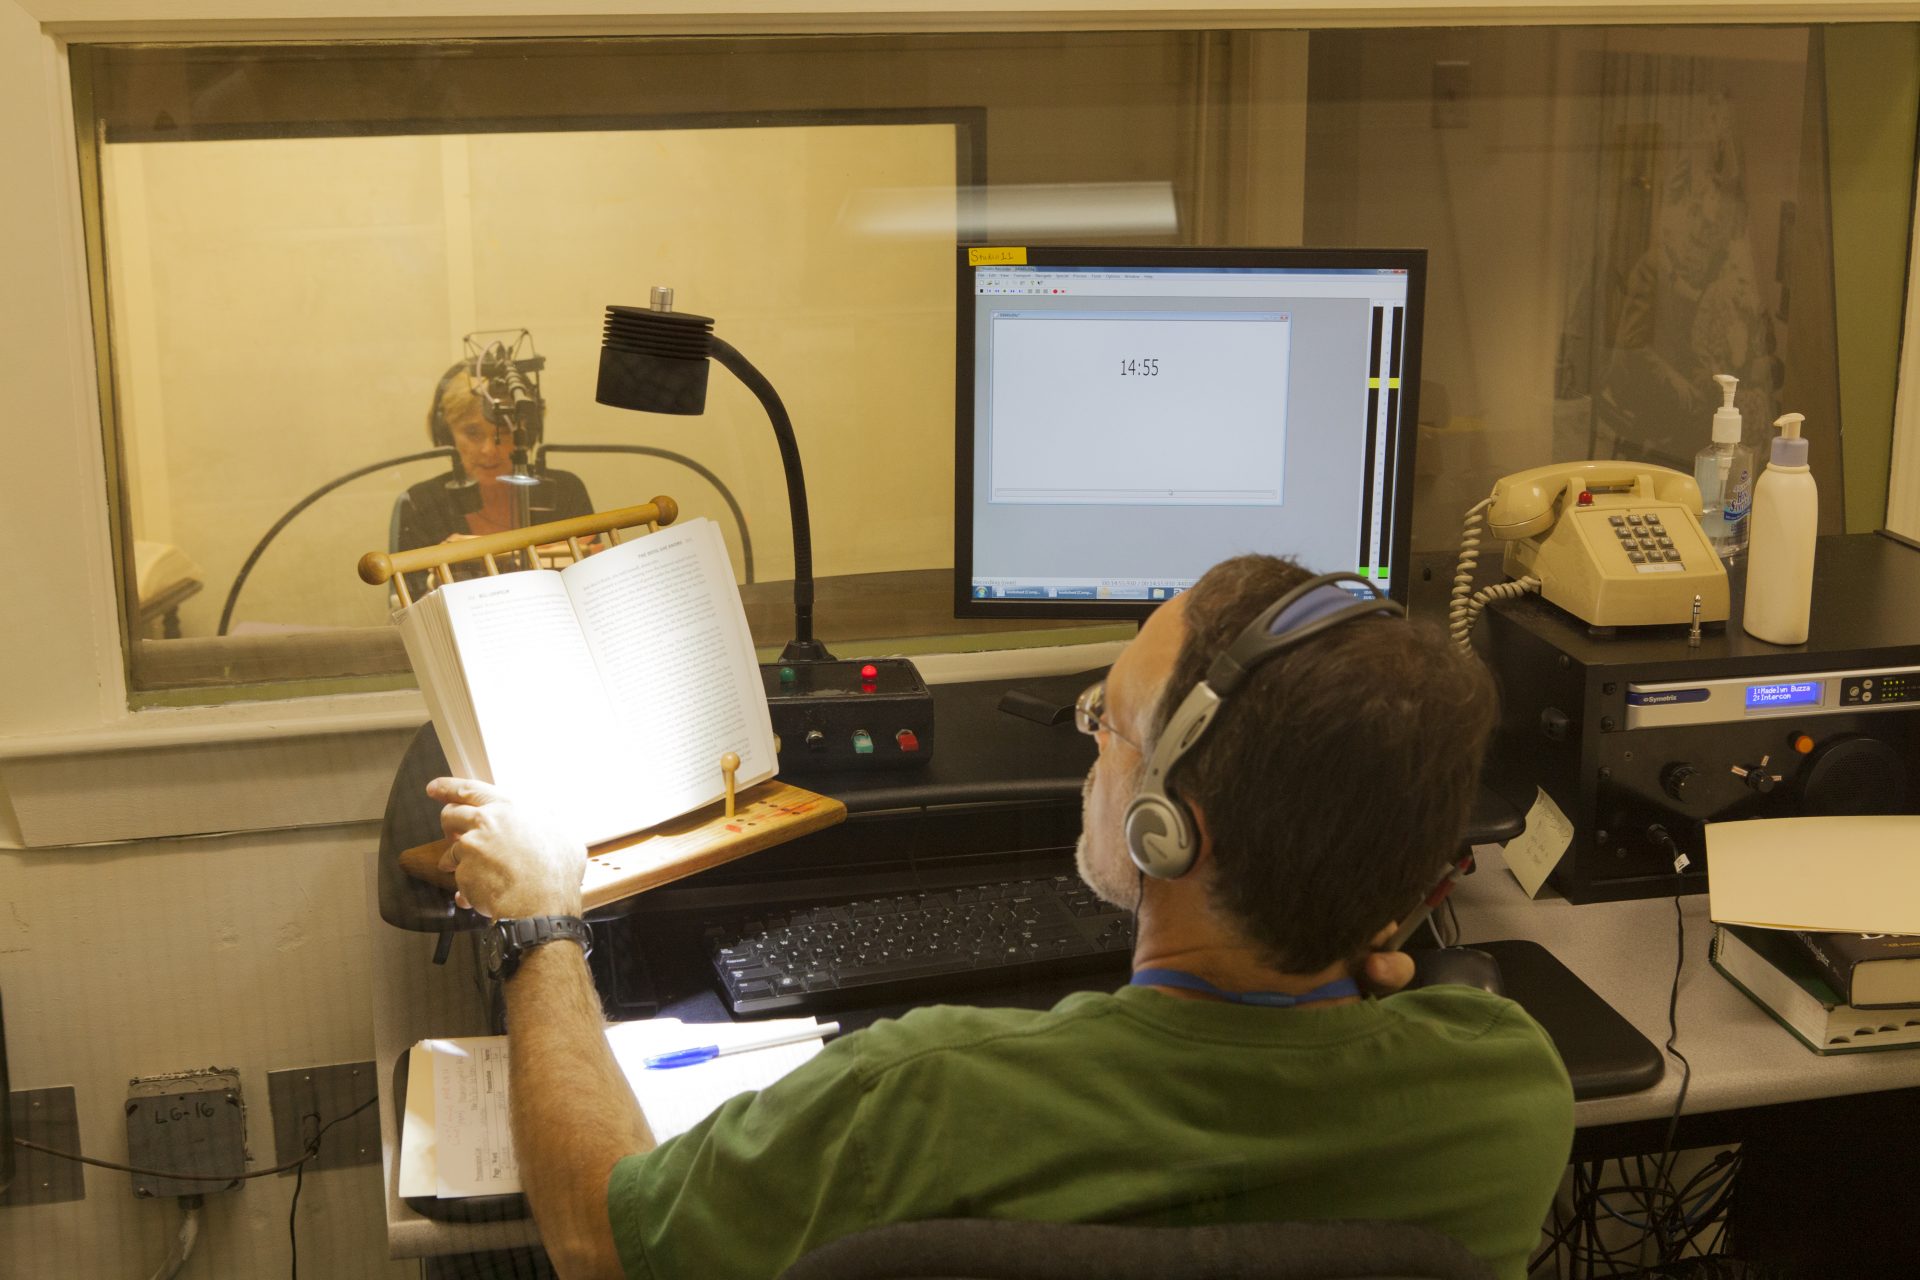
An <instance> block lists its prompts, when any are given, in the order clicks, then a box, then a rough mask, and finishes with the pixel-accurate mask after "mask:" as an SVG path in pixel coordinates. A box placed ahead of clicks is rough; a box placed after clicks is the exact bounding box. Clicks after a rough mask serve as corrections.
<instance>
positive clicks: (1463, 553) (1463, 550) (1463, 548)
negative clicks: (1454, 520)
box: [1447, 495, 1540, 652]
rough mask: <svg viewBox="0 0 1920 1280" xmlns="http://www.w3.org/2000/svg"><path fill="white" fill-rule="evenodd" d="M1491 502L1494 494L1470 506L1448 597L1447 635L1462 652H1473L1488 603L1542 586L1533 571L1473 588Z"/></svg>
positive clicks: (1509, 598)
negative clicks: (1476, 630)
mask: <svg viewBox="0 0 1920 1280" xmlns="http://www.w3.org/2000/svg"><path fill="white" fill-rule="evenodd" d="M1492 505H1493V498H1492V496H1491V495H1489V496H1488V497H1486V498H1483V499H1481V500H1480V501H1479V502H1476V503H1474V504H1473V506H1471V507H1469V508H1467V517H1466V520H1465V521H1464V522H1463V523H1462V524H1461V527H1460V560H1459V563H1458V564H1456V565H1455V566H1454V571H1453V591H1452V592H1451V594H1450V595H1449V597H1448V600H1447V634H1448V635H1449V636H1450V637H1452V639H1453V642H1454V644H1455V645H1457V646H1459V648H1460V649H1461V651H1462V652H1471V651H1472V649H1473V642H1472V636H1473V626H1474V624H1475V623H1476V622H1478V621H1479V620H1480V612H1481V610H1483V609H1485V608H1486V607H1487V605H1488V604H1490V603H1492V602H1493V601H1495V600H1512V599H1516V598H1517V597H1520V596H1523V595H1526V594H1527V593H1528V592H1531V591H1538V590H1539V589H1540V579H1538V578H1536V577H1534V576H1533V575H1531V574H1528V575H1527V576H1526V577H1523V578H1520V579H1517V580H1515V581H1513V582H1497V583H1495V584H1493V585H1492V586H1490V587H1482V588H1481V589H1480V590H1478V591H1475V590H1474V589H1473V571H1474V569H1475V568H1476V567H1478V565H1479V564H1480V537H1481V521H1482V519H1483V518H1484V515H1485V512H1486V510H1487V508H1488V507H1490V506H1492Z"/></svg>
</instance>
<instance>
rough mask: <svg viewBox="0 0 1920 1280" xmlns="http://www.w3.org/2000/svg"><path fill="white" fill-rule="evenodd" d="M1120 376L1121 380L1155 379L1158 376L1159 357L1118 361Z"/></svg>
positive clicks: (1139, 357) (1138, 357) (1140, 357)
mask: <svg viewBox="0 0 1920 1280" xmlns="http://www.w3.org/2000/svg"><path fill="white" fill-rule="evenodd" d="M1120 376H1121V377H1123V378H1157V377H1159V376H1160V357H1159V356H1144V357H1142V356H1136V357H1133V358H1130V359H1127V358H1123V359H1122V360H1121V361H1120Z"/></svg>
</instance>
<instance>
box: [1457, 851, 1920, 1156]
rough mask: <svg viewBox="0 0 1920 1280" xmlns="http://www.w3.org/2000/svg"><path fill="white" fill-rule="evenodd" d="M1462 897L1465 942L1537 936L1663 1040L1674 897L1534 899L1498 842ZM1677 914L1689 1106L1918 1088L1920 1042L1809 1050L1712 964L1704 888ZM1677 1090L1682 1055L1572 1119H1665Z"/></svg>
mask: <svg viewBox="0 0 1920 1280" xmlns="http://www.w3.org/2000/svg"><path fill="white" fill-rule="evenodd" d="M1454 903H1455V909H1456V910H1457V912H1458V913H1459V917H1460V927H1461V938H1462V941H1463V942H1465V943H1467V944H1468V945H1472V944H1473V943H1474V942H1477V941H1492V940H1494V939H1498V938H1527V939H1531V940H1532V941H1535V942H1538V943H1540V944H1541V945H1543V946H1545V947H1547V948H1548V949H1549V950H1551V951H1552V952H1553V953H1554V954H1555V955H1556V956H1558V957H1559V958H1560V960H1561V962H1562V963H1564V964H1565V965H1566V966H1567V967H1568V968H1570V969H1572V970H1573V971H1574V972H1575V973H1577V974H1578V975H1579V976H1580V977H1581V978H1583V979H1585V981H1586V983H1587V985H1588V986H1590V987H1592V988H1593V989H1594V991H1595V992H1597V993H1598V994H1599V995H1600V997H1601V998H1602V999H1604V1000H1605V1001H1606V1002H1607V1003H1608V1004H1610V1005H1612V1006H1613V1007H1614V1008H1615V1009H1616V1010H1618V1011H1619V1012H1620V1014H1621V1016H1623V1017H1625V1018H1626V1019H1627V1021H1629V1022H1631V1023H1633V1025H1634V1026H1635V1027H1636V1028H1638V1029H1639V1031H1640V1033H1641V1034H1642V1035H1644V1036H1646V1037H1647V1039H1649V1040H1651V1041H1653V1043H1654V1044H1656V1045H1664V1044H1665V1043H1666V1040H1667V994H1668V991H1669V990H1670V989H1671V986H1672V982H1673V958H1674V944H1675V932H1676V922H1675V919H1674V907H1673V899H1672V898H1646V899H1641V900H1639V901H1634V902H1606V903H1591V904H1588V905H1586V906H1574V905H1573V904H1572V903H1569V902H1567V901H1566V900H1565V899H1563V898H1560V897H1558V896H1557V895H1553V894H1552V891H1551V890H1548V891H1546V896H1543V898H1542V900H1540V901H1538V902H1530V901H1528V900H1527V897H1526V894H1525V893H1524V892H1523V891H1522V890H1521V888H1520V886H1519V884H1518V883H1517V882H1516V881H1515V880H1514V878H1513V876H1512V875H1511V874H1509V873H1508V871H1507V870H1506V867H1505V864H1504V863H1503V862H1502V861H1501V859H1500V854H1499V852H1498V850H1490V851H1489V850H1483V851H1482V856H1481V858H1480V870H1479V871H1477V872H1476V873H1475V874H1473V875H1471V876H1468V877H1467V878H1466V879H1465V880H1463V881H1462V882H1461V884H1460V887H1459V888H1458V889H1457V890H1455V892H1454ZM1680 915H1681V917H1682V918H1683V919H1684V920H1685V922H1686V963H1685V966H1684V968H1683V969H1682V970H1681V974H1680V1002H1679V1026H1680V1037H1679V1040H1678V1041H1677V1047H1678V1048H1679V1050H1680V1052H1681V1053H1684V1054H1685V1055H1686V1056H1687V1059H1688V1061H1690V1062H1691V1063H1692V1064H1693V1078H1692V1082H1691V1083H1690V1084H1689V1085H1688V1087H1687V1105H1686V1114H1687V1115H1698V1114H1701V1113H1705V1112H1711V1111H1727V1110H1732V1109H1735V1108H1741V1107H1760V1106H1771V1105H1774V1104H1776V1103H1783V1102H1800V1101H1806V1100H1808V1099H1814V1098H1826V1097H1834V1096H1837V1095H1840V1094H1849V1093H1873V1092H1879V1091H1881V1090H1885V1089H1904V1088H1909V1087H1913V1086H1920V1050H1915V1051H1912V1052H1906V1053H1900V1052H1888V1053H1854V1054H1835V1055H1831V1056H1828V1057H1821V1056H1820V1055H1819V1054H1816V1053H1813V1052H1811V1051H1809V1050H1808V1049H1807V1048H1806V1047H1805V1046H1803V1045H1802V1044H1801V1043H1800V1042H1799V1041H1798V1040H1796V1039H1794V1037H1793V1036H1792V1035H1791V1034H1789V1033H1788V1032H1787V1031H1786V1029H1785V1028H1783V1027H1781V1026H1780V1025H1779V1024H1778V1023H1776V1022H1774V1021H1773V1019H1772V1018H1771V1017H1769V1016H1768V1015H1767V1014H1766V1013H1765V1012H1764V1011H1763V1010H1762V1009H1761V1008H1760V1006H1758V1005H1756V1004H1754V1003H1753V1001H1751V1000H1749V999H1747V997H1746V996H1744V995H1742V994H1741V993H1740V992H1739V990H1737V989H1736V988H1735V987H1734V985H1733V984H1732V983H1730V982H1728V981H1727V980H1726V979H1725V978H1723V977H1721V976H1720V974H1719V973H1718V972H1717V971H1716V970H1715V969H1714V968H1713V966H1712V965H1711V964H1709V963H1708V961H1707V946H1708V943H1709V942H1710V941H1711V940H1712V938H1713V923H1712V922H1711V921H1710V920H1708V918H1707V897H1706V895H1705V894H1691V895H1688V896H1686V897H1683V898H1682V899H1681V900H1680ZM1679 1090H1680V1064H1679V1063H1677V1062H1674V1061H1673V1060H1672V1059H1671V1058H1669V1059H1668V1062H1667V1072H1666V1075H1665V1076H1664V1077H1663V1078H1662V1079H1661V1081H1660V1083H1658V1084H1656V1085H1654V1086H1653V1087H1652V1088H1650V1089H1645V1090H1642V1091H1641V1092H1639V1093H1631V1094H1624V1095H1622V1096H1619V1097H1613V1098H1592V1099H1589V1100H1587V1101H1584V1102H1579V1103H1576V1104H1575V1105H1574V1119H1575V1122H1576V1123H1577V1124H1579V1125H1580V1126H1581V1127H1582V1128H1586V1127H1591V1126H1595V1125H1608V1124H1622V1123H1628V1122H1632V1121H1636V1120H1652V1119H1665V1118H1666V1117H1667V1116H1669V1115H1671V1114H1672V1112H1673V1104H1674V1101H1675V1099H1676V1098H1677V1097H1678V1094H1679Z"/></svg>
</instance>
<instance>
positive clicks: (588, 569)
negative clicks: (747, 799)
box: [561, 519, 775, 829]
mask: <svg viewBox="0 0 1920 1280" xmlns="http://www.w3.org/2000/svg"><path fill="white" fill-rule="evenodd" d="M561 576H562V577H563V578H564V579H565V580H566V583H567V589H568V591H569V592H570V593H571V594H572V596H573V602H574V609H575V611H576V612H577V613H578V614H579V616H580V624H581V630H582V631H584V632H585V633H586V642H587V644H588V646H589V647H590V648H591V649H592V651H593V656H594V660H595V662H596V663H597V664H598V666H599V669H600V675H601V680H602V682H603V683H604V684H605V686H606V689H607V695H608V698H609V700H610V702H611V703H612V710H613V715H614V716H615V717H616V718H617V720H618V721H619V723H620V725H621V732H622V743H621V748H620V751H621V755H622V756H623V757H624V759H625V760H626V761H627V762H628V765H629V767H630V772H631V774H632V777H631V778H630V780H629V782H628V786H629V788H630V789H631V788H632V787H634V786H635V785H636V784H638V783H644V785H645V787H646V789H647V792H648V794H647V796H646V801H647V804H648V807H647V809H646V810H645V812H644V813H643V814H642V815H641V816H639V817H638V818H637V819H636V820H635V821H633V822H632V823H631V824H630V827H629V829H635V828H639V827H646V826H652V825H653V824H655V823H658V822H663V821H665V820H666V819H668V818H672V817H677V816H678V815H680V814H682V813H685V812H686V811H687V810H689V809H694V808H697V807H699V806H700V805H703V804H709V803H711V802H713V801H714V800H717V799H719V798H720V796H721V795H722V794H724V792H725V785H724V783H723V781H722V779H721V774H720V757H721V756H722V755H724V754H725V753H727V752H729V751H731V752H733V753H735V754H736V755H738V756H739V757H740V770H739V773H738V776H737V778H736V784H737V786H738V787H739V788H740V789H742V790H744V789H745V788H746V787H748V786H751V785H752V784H754V783H756V782H760V781H763V780H764V779H767V778H770V777H772V776H773V772H774V764H775V760H774V751H773V724H772V720H771V718H770V717H769V715H768V713H767V698H766V694H765V692H764V691H763V690H762V688H761V685H760V669H759V665H758V664H757V663H756V662H755V660H754V654H753V643H752V637H751V635H750V633H749V632H748V630H747V618H746V610H745V609H744V608H742V607H741V604H740V592H739V589H738V588H737V587H736V586H735V585H734V582H733V571H732V568H731V567H730V566H729V564H728V563H727V557H726V549H725V545H724V543H723V542H722V541H721V538H720V529H719V526H718V525H716V524H714V523H713V521H711V520H705V519H695V520H691V521H688V522H687V523H686V524H684V525H677V526H671V527H668V528H665V529H661V530H659V531H658V532H655V533H650V534H648V535H646V536H645V537H643V538H636V539H633V540H631V541H629V542H624V543H622V544H621V545H620V546H618V547H616V548H614V549H613V550H611V551H604V552H601V553H600V554H599V555H596V556H592V557H590V558H588V559H586V560H584V561H582V562H580V563H579V564H577V565H574V566H573V567H571V568H569V569H567V570H566V571H565V572H564V573H563V574H562V575H561Z"/></svg>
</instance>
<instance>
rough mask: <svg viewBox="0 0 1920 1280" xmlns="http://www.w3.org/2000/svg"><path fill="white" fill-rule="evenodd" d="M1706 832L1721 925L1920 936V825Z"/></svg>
mask: <svg viewBox="0 0 1920 1280" xmlns="http://www.w3.org/2000/svg"><path fill="white" fill-rule="evenodd" d="M1706 831H1707V906H1708V914H1709V915H1711V916H1712V917H1713V920H1714V923H1716V924H1744V925H1752V926H1754V927H1755V928H1760V929H1808V930H1813V931H1816V932H1820V933H1920V816H1915V815H1912V814H1874V815H1863V816H1858V817H1829V818H1750V819H1748V820H1747V821H1745V822H1710V823H1708V824H1707V829H1706Z"/></svg>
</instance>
